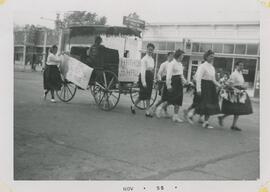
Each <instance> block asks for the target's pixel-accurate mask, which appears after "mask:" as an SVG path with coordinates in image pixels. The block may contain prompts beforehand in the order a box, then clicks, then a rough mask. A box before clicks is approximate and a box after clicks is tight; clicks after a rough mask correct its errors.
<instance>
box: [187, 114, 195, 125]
mask: <svg viewBox="0 0 270 192" xmlns="http://www.w3.org/2000/svg"><path fill="white" fill-rule="evenodd" d="M186 119H187V121H188V122H189V123H190V124H192V125H193V124H194V122H193V117H192V116H187V117H186Z"/></svg>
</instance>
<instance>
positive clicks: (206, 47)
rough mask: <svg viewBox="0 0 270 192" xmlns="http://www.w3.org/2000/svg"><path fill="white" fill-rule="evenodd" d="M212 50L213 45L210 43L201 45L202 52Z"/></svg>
mask: <svg viewBox="0 0 270 192" xmlns="http://www.w3.org/2000/svg"><path fill="white" fill-rule="evenodd" d="M210 49H212V44H210V43H201V45H200V52H203V53H204V52H206V51H208V50H210Z"/></svg>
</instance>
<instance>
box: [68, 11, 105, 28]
mask: <svg viewBox="0 0 270 192" xmlns="http://www.w3.org/2000/svg"><path fill="white" fill-rule="evenodd" d="M106 22H107V18H106V17H105V16H103V17H98V15H97V14H96V13H91V12H86V11H73V12H71V13H68V14H65V16H64V23H65V24H67V25H69V24H83V25H89V24H92V25H105V24H106Z"/></svg>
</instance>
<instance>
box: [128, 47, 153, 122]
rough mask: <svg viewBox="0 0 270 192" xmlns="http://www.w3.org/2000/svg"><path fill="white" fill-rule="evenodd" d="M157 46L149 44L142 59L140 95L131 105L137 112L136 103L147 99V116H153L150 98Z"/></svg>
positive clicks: (132, 110)
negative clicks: (154, 55) (154, 53)
mask: <svg viewBox="0 0 270 192" xmlns="http://www.w3.org/2000/svg"><path fill="white" fill-rule="evenodd" d="M154 49H155V46H154V45H153V44H152V43H149V44H148V45H147V52H146V55H145V56H144V57H143V58H142V60H141V73H140V74H139V82H138V84H139V88H140V91H139V97H138V99H137V100H136V101H135V102H134V105H132V106H131V107H130V109H131V112H132V114H135V113H136V112H135V105H137V104H138V103H139V102H141V101H143V100H145V101H146V112H145V116H147V117H152V115H151V113H150V99H151V95H152V88H153V84H154V73H153V69H154V66H155V63H154V59H153V57H152V55H153V52H154Z"/></svg>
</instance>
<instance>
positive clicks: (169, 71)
mask: <svg viewBox="0 0 270 192" xmlns="http://www.w3.org/2000/svg"><path fill="white" fill-rule="evenodd" d="M173 65H174V64H173V63H170V64H169V65H168V67H167V74H166V85H167V88H168V89H171V88H172V85H171V83H172V72H173Z"/></svg>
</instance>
